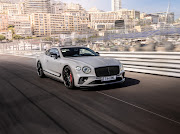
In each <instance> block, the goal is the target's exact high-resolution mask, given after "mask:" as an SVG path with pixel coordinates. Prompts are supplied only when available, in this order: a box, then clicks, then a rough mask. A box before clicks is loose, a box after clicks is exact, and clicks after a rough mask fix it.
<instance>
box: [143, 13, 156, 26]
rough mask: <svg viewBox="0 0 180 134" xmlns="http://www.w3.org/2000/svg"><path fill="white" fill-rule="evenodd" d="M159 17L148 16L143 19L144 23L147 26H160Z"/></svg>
mask: <svg viewBox="0 0 180 134" xmlns="http://www.w3.org/2000/svg"><path fill="white" fill-rule="evenodd" d="M158 22H159V16H158V15H153V14H146V15H145V16H144V19H143V23H144V24H146V25H151V24H158Z"/></svg>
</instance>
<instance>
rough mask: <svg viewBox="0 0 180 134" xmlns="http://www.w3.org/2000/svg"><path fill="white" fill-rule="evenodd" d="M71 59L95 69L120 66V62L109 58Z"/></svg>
mask: <svg viewBox="0 0 180 134" xmlns="http://www.w3.org/2000/svg"><path fill="white" fill-rule="evenodd" d="M70 59H72V60H75V61H77V62H78V61H80V62H84V63H86V64H88V65H91V66H93V67H103V66H114V65H119V61H118V60H115V59H112V58H108V57H101V56H94V57H88V56H87V57H71V58H70Z"/></svg>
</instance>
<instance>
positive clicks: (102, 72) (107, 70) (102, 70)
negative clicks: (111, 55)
mask: <svg viewBox="0 0 180 134" xmlns="http://www.w3.org/2000/svg"><path fill="white" fill-rule="evenodd" d="M95 73H96V76H97V77H104V76H112V75H117V74H119V66H108V67H99V68H95Z"/></svg>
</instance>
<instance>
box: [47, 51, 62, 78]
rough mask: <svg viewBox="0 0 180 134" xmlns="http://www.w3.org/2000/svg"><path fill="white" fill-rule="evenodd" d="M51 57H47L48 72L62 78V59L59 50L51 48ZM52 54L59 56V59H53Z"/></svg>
mask: <svg viewBox="0 0 180 134" xmlns="http://www.w3.org/2000/svg"><path fill="white" fill-rule="evenodd" d="M49 53H50V55H49V56H48V57H47V71H48V72H49V73H50V74H52V75H55V76H57V77H60V76H61V72H60V70H61V65H62V64H61V57H60V54H59V50H58V49H57V48H51V49H50V51H49ZM52 54H57V56H58V57H57V59H56V58H54V57H52V56H51V55H52Z"/></svg>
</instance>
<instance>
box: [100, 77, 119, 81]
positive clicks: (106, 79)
mask: <svg viewBox="0 0 180 134" xmlns="http://www.w3.org/2000/svg"><path fill="white" fill-rule="evenodd" d="M112 80H116V76H108V77H102V78H101V81H112Z"/></svg>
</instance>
